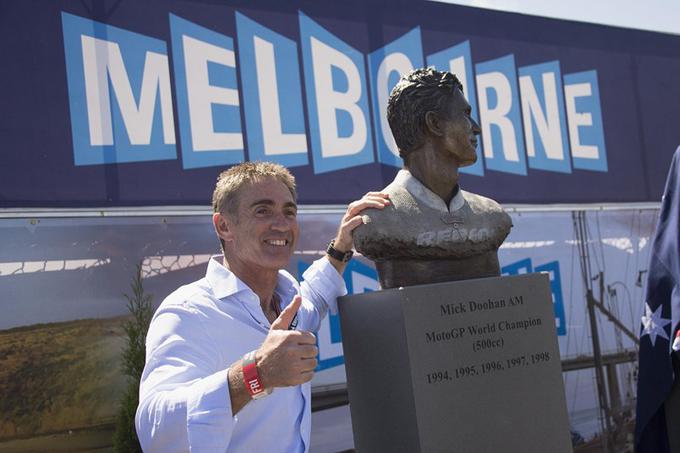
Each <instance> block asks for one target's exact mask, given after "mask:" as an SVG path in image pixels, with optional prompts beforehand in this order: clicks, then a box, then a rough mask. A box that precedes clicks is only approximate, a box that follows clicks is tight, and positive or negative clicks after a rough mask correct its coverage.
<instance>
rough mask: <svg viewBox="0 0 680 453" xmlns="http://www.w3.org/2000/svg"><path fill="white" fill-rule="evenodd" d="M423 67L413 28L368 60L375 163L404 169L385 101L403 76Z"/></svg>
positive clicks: (417, 38)
mask: <svg viewBox="0 0 680 453" xmlns="http://www.w3.org/2000/svg"><path fill="white" fill-rule="evenodd" d="M422 66H423V44H422V42H421V39H420V28H414V29H413V30H411V31H410V32H408V33H406V34H405V35H404V36H402V37H400V38H399V39H396V40H395V41H392V42H391V43H389V44H388V45H386V46H385V47H382V48H380V49H378V50H376V51H375V52H372V53H371V54H370V55H369V56H368V67H369V71H370V74H371V93H372V96H373V97H372V100H373V106H374V108H373V124H374V125H375V132H376V138H375V140H376V143H377V148H378V160H379V161H380V162H382V163H384V164H387V165H392V166H393V167H397V168H401V167H402V166H403V165H404V162H403V161H402V159H401V157H399V150H398V149H397V144H396V143H395V142H394V137H392V130H391V129H390V125H389V123H388V122H387V100H388V99H389V97H390V93H391V92H392V88H394V86H395V85H396V84H397V82H398V81H399V79H400V78H401V76H402V75H403V74H406V73H407V72H409V71H411V70H413V69H415V68H420V67H422Z"/></svg>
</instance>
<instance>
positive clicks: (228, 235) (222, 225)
mask: <svg viewBox="0 0 680 453" xmlns="http://www.w3.org/2000/svg"><path fill="white" fill-rule="evenodd" d="M212 220H213V226H214V227H215V233H217V236H218V237H219V238H220V239H222V240H223V241H224V242H231V241H232V240H233V238H234V234H233V232H232V229H231V223H230V221H229V218H228V217H227V216H225V215H224V214H221V213H219V212H216V213H214V214H213V218H212Z"/></svg>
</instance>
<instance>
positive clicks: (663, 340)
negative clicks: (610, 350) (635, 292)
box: [635, 148, 680, 453]
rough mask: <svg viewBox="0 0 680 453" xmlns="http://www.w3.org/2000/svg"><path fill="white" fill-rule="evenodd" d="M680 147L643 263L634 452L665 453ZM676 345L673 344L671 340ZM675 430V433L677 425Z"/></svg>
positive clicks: (679, 308) (679, 249)
mask: <svg viewBox="0 0 680 453" xmlns="http://www.w3.org/2000/svg"><path fill="white" fill-rule="evenodd" d="M678 172H680V148H678V149H677V150H676V151H675V155H674V156H673V161H672V162H671V169H670V171H669V173H668V179H667V180H666V188H665V189H664V194H663V198H662V201H661V212H660V213H659V223H658V225H657V227H656V233H655V235H654V242H653V243H652V253H651V259H650V264H649V274H648V280H647V292H646V298H645V314H644V315H643V316H642V328H641V332H640V363H639V364H640V366H639V374H638V388H637V412H636V414H637V415H636V423H635V451H636V452H637V453H668V452H669V451H670V447H669V442H668V433H667V430H666V416H665V411H664V402H665V401H666V399H667V397H668V395H669V393H670V391H671V388H672V386H673V381H674V379H676V377H675V376H674V375H673V364H672V357H671V354H673V347H672V344H673V340H674V339H675V336H676V335H675V334H676V331H677V330H678V322H679V321H680V319H679V318H680V287H679V284H680V237H679V236H678V235H679V234H680V175H678ZM676 346H677V342H676ZM676 429H680V426H678V427H677V428H676Z"/></svg>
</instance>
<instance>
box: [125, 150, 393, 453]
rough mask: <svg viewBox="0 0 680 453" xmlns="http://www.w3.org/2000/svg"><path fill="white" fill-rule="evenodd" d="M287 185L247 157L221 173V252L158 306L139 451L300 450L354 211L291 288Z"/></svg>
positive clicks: (379, 204) (380, 198) (281, 171)
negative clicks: (321, 331)
mask: <svg viewBox="0 0 680 453" xmlns="http://www.w3.org/2000/svg"><path fill="white" fill-rule="evenodd" d="M295 200H296V192H295V180H294V178H293V176H292V175H291V174H290V173H289V172H288V170H286V169H285V168H284V167H282V166H280V165H277V164H271V163H266V162H264V163H263V162H258V163H244V164H240V165H237V166H235V167H232V168H231V169H229V170H227V171H225V172H223V173H222V174H221V175H220V177H219V178H218V181H217V185H216V188H215V192H214V194H213V211H214V214H213V224H214V226H215V231H216V233H217V236H218V237H219V239H220V242H221V243H222V249H223V252H224V254H223V256H215V257H213V258H212V259H211V260H210V262H209V264H208V270H207V273H206V276H205V278H203V279H201V280H199V281H197V282H194V283H191V284H189V285H186V286H183V287H181V288H179V289H178V290H177V291H175V292H174V293H172V294H171V295H170V296H168V297H167V298H166V299H165V300H164V301H163V303H162V304H161V305H160V307H159V308H158V310H157V311H156V313H155V315H154V317H153V320H152V321H151V326H150V328H149V333H148V335H147V340H146V348H147V356H146V366H145V368H144V373H143V375H142V381H141V386H140V403H139V407H138V409H137V416H136V427H137V433H138V437H139V440H140V443H141V445H142V447H143V449H144V450H145V451H157V452H174V451H189V450H190V451H192V452H213V451H214V452H225V451H243V452H306V451H308V450H309V439H310V425H311V395H310V383H309V381H310V380H311V379H312V376H313V374H314V369H315V368H316V365H317V361H316V356H317V353H318V351H317V348H316V340H315V337H314V335H313V334H312V333H311V332H312V331H316V330H317V329H318V327H319V323H320V322H321V320H322V319H323V317H324V316H325V315H326V313H327V311H328V309H330V310H331V311H333V312H335V311H336V310H337V305H336V298H337V297H338V296H341V295H343V294H345V293H346V289H345V286H344V283H343V280H342V278H341V275H342V272H343V270H344V268H345V264H346V262H347V261H348V260H349V258H350V257H351V249H352V247H353V239H352V231H353V230H354V228H356V227H357V226H358V225H359V224H361V223H362V217H361V215H360V212H361V211H362V210H363V209H365V208H368V207H371V208H377V209H382V208H383V207H384V206H385V205H387V204H389V201H388V200H387V197H386V196H384V195H383V194H381V193H377V192H371V193H368V194H366V195H365V196H364V197H363V198H362V199H361V200H358V201H355V202H353V203H351V204H350V205H349V206H348V208H347V212H346V213H345V216H344V217H343V219H342V222H341V224H340V227H339V229H338V233H337V235H336V237H335V239H334V241H332V242H331V244H329V249H328V255H327V256H325V257H324V258H321V259H319V260H317V261H315V262H314V264H313V265H312V266H311V267H310V268H309V269H308V270H307V271H306V272H305V274H304V275H303V279H304V281H303V282H302V284H298V283H297V282H296V281H295V279H294V278H293V277H292V276H291V275H290V274H289V273H288V272H286V271H285V270H282V269H283V268H284V267H285V266H287V265H288V262H289V260H290V257H291V256H292V254H293V251H294V248H295V243H296V240H297V237H298V224H297V220H296V215H297V205H296V201H295Z"/></svg>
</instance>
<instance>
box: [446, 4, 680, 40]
mask: <svg viewBox="0 0 680 453" xmlns="http://www.w3.org/2000/svg"><path fill="white" fill-rule="evenodd" d="M436 1H441V2H443V3H456V4H459V5H466V6H474V7H478V8H487V9H496V10H500V11H510V12H516V13H523V14H530V15H535V16H544V17H553V18H557V19H569V20H576V21H580V22H591V23H595V24H605V25H613V26H617V27H626V28H636V29H640V30H651V31H659V32H664V33H672V34H676V35H680V1H678V0H647V1H640V0H569V1H564V0H436Z"/></svg>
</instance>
